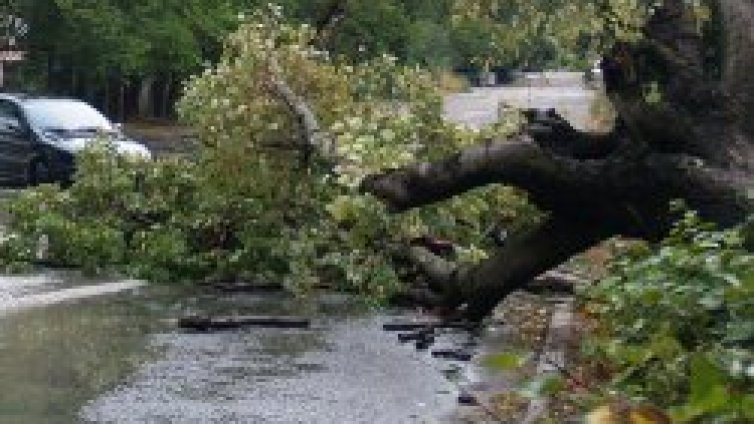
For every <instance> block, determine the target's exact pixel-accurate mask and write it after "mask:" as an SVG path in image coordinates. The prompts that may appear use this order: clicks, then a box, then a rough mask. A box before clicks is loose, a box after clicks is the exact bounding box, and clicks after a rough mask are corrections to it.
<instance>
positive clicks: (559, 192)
mask: <svg viewBox="0 0 754 424" xmlns="http://www.w3.org/2000/svg"><path fill="white" fill-rule="evenodd" d="M719 5H720V9H719V11H718V12H719V13H718V14H717V15H716V16H715V19H719V23H720V24H721V27H722V28H723V34H724V37H723V38H724V42H725V46H726V47H725V51H726V54H725V55H722V56H723V57H722V58H721V62H722V63H720V65H721V67H722V69H723V72H722V77H719V76H713V75H711V74H710V73H709V72H708V71H707V70H706V69H705V60H706V58H705V55H706V54H707V51H709V48H710V43H719V42H720V40H709V39H707V40H705V39H704V38H703V37H702V36H701V35H700V34H698V33H697V29H696V23H695V22H694V21H693V20H692V19H691V17H690V14H689V13H688V10H687V9H686V8H687V6H686V3H685V2H684V1H683V0H665V1H664V5H663V7H662V8H659V9H658V10H657V11H656V13H655V14H654V15H653V17H652V18H651V19H650V21H649V22H648V23H647V27H646V31H645V32H646V36H645V39H644V40H643V41H641V42H639V43H636V44H630V45H628V44H618V45H616V46H615V48H614V50H613V51H612V52H610V53H609V54H608V55H607V56H606V60H605V62H604V63H605V68H604V70H603V71H604V76H605V79H606V90H607V92H608V94H609V96H610V98H611V100H612V102H613V104H614V105H615V108H616V110H617V112H618V117H619V119H618V125H617V127H616V130H615V131H614V133H612V134H609V135H607V136H597V135H592V134H585V133H580V132H578V131H576V130H574V129H573V128H572V127H571V126H570V125H568V123H566V122H565V121H564V120H562V118H560V117H559V116H557V115H555V114H554V113H552V112H550V113H542V112H538V111H529V112H528V113H527V115H528V117H529V121H530V122H529V125H528V126H526V127H525V129H524V130H523V133H522V134H521V135H519V136H517V137H515V138H514V140H490V141H489V142H487V143H486V144H484V145H480V146H473V147H470V148H467V149H465V150H463V151H461V152H459V153H458V154H456V155H453V156H452V157H450V158H447V159H445V160H442V161H438V162H433V163H423V164H416V165H413V166H408V167H405V168H403V169H398V170H393V171H389V172H386V173H383V174H381V175H374V176H371V177H369V178H367V179H366V180H365V181H364V183H363V186H362V188H363V190H364V191H366V192H369V193H372V194H374V195H375V196H377V197H379V198H381V199H382V200H383V201H384V202H385V203H387V204H388V205H389V206H390V207H391V208H392V210H394V211H397V212H399V211H402V210H406V209H409V208H413V207H420V206H422V205H425V204H428V203H431V202H435V201H439V200H442V199H446V198H449V197H452V196H454V195H457V194H460V193H463V192H465V191H467V190H470V189H472V188H474V187H477V186H482V185H485V184H490V183H504V184H509V185H513V186H516V187H519V188H521V189H524V190H526V191H527V192H528V193H529V195H530V198H531V200H532V201H533V202H534V203H535V204H537V205H538V206H539V207H540V208H542V209H543V210H545V211H547V212H548V213H549V218H548V219H547V220H546V221H545V222H543V223H542V224H540V226H539V227H538V228H535V229H534V230H532V231H531V232H529V233H527V234H524V235H521V236H519V237H516V238H514V239H513V240H510V241H509V242H507V243H506V244H505V245H504V246H503V247H502V248H501V249H500V251H499V252H498V253H497V254H495V255H493V256H492V257H491V258H490V259H488V260H486V261H484V262H482V263H480V264H479V265H476V266H463V265H461V266H455V265H453V264H447V263H444V262H443V261H442V259H441V258H431V257H430V256H428V255H427V254H426V252H424V253H425V254H422V255H417V256H416V258H417V260H418V261H419V262H420V264H419V265H420V266H419V268H420V269H424V270H426V271H427V275H428V276H429V279H430V280H431V282H432V284H431V288H432V289H433V291H434V292H435V293H434V295H435V296H434V297H435V298H441V299H444V303H445V304H447V305H451V306H458V305H461V304H466V308H465V313H466V314H467V316H469V317H470V318H474V319H479V318H481V317H483V316H484V315H485V314H487V313H488V312H489V311H490V310H491V308H493V307H494V306H495V305H496V304H497V303H498V302H499V301H500V300H501V299H502V298H503V297H505V296H506V295H507V294H509V293H510V292H511V291H513V290H516V289H518V288H521V287H523V286H525V285H526V284H527V283H528V282H529V281H531V279H532V278H534V277H535V276H537V275H538V274H541V273H543V272H546V271H548V270H549V269H550V268H552V267H554V266H556V265H558V264H560V263H562V262H564V261H565V260H566V259H568V258H569V257H570V256H572V255H575V254H578V253H580V252H582V251H584V250H585V249H587V248H588V247H590V246H591V245H593V244H595V243H597V242H599V241H600V240H604V239H605V238H608V237H612V236H615V235H629V236H634V237H643V238H647V239H651V240H656V239H658V238H659V237H662V236H663V235H664V234H665V233H666V231H667V230H668V229H669V226H670V224H671V223H672V221H673V216H672V215H671V214H670V213H669V211H668V205H669V203H670V202H671V201H672V200H674V199H684V200H685V201H686V202H687V204H688V205H689V206H690V207H691V208H693V209H696V210H698V211H699V212H700V213H701V215H702V216H703V217H704V218H706V219H709V220H712V221H714V222H717V223H719V224H721V225H726V226H727V225H734V224H736V223H740V222H741V221H742V220H744V219H745V218H746V217H747V216H748V215H750V214H752V213H754V199H753V198H752V196H751V193H750V191H751V189H752V187H754V130H753V129H752V128H753V127H754V117H753V116H752V114H754V72H752V69H754V25H752V24H754V1H752V0H720V2H719ZM717 47H718V48H719V47H720V46H719V44H718V45H717ZM626 57H628V58H630V60H619V59H618V58H623V59H625V58H626ZM649 84H658V85H659V86H660V91H661V95H662V100H661V102H659V103H651V102H648V101H647V100H646V99H645V95H644V93H645V89H646V87H647V85H649Z"/></svg>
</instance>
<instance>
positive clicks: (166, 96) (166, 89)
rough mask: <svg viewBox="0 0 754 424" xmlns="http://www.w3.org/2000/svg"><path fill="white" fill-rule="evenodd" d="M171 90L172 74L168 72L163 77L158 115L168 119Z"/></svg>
mask: <svg viewBox="0 0 754 424" xmlns="http://www.w3.org/2000/svg"><path fill="white" fill-rule="evenodd" d="M172 90H173V74H171V73H168V74H167V76H166V77H165V85H163V87H162V111H161V113H160V117H162V118H164V119H168V118H169V117H170V112H171V107H170V99H171V94H172Z"/></svg>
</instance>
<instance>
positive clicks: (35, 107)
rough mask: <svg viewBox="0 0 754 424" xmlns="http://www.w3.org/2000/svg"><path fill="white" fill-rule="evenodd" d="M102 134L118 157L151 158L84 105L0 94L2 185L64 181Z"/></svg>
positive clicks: (117, 129)
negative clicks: (77, 156)
mask: <svg viewBox="0 0 754 424" xmlns="http://www.w3.org/2000/svg"><path fill="white" fill-rule="evenodd" d="M100 135H103V136H106V137H108V138H109V139H110V140H111V141H112V143H113V145H114V146H115V147H116V149H117V150H118V152H119V153H122V154H128V155H134V156H140V157H145V158H149V157H151V154H150V152H149V150H148V149H147V148H146V147H145V146H144V145H142V144H140V143H137V142H136V141H133V140H130V139H128V138H127V137H126V136H125V135H123V133H122V132H121V131H120V129H119V128H118V127H117V126H116V125H114V124H113V123H112V122H110V121H109V120H108V119H107V118H105V117H104V116H103V115H102V114H101V113H99V112H98V111H97V110H96V109H94V108H93V107H91V106H89V105H88V104H86V103H84V102H82V101H79V100H74V99H66V98H55V97H41V96H30V95H24V94H0V182H2V184H3V185H27V184H31V185H34V184H40V183H45V182H68V181H70V180H71V177H72V175H73V172H74V169H75V155H76V153H77V152H80V151H81V150H82V149H84V148H85V147H86V146H87V145H88V144H89V143H91V142H92V141H93V140H95V139H96V138H97V137H98V136H100Z"/></svg>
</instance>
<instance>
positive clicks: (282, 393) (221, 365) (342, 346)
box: [0, 286, 456, 424]
mask: <svg viewBox="0 0 754 424" xmlns="http://www.w3.org/2000/svg"><path fill="white" fill-rule="evenodd" d="M204 312H211V313H222V314H232V313H245V314H271V315H274V314H279V315H291V314H293V315H305V316H309V317H312V319H313V323H314V328H312V329H310V330H265V329H253V330H252V329H249V330H243V331H230V332H219V333H191V332H186V331H182V330H179V329H176V328H175V327H174V325H173V324H172V323H171V319H173V318H176V317H180V316H184V315H186V314H192V313H204ZM388 319H390V317H388V316H387V315H385V314H375V313H374V312H370V311H368V310H366V309H365V308H363V307H361V306H360V305H359V304H357V303H355V302H353V301H350V300H348V298H346V297H344V296H338V295H323V296H322V297H321V298H319V299H318V300H317V301H316V302H313V301H310V302H306V301H300V300H295V299H292V298H291V297H289V296H287V295H284V294H269V295H264V296H251V295H233V296H227V297H219V298H218V297H216V296H215V295H202V294H199V293H196V292H194V291H190V289H181V288H175V287H174V288H170V287H165V286H161V287H154V286H153V287H147V288H143V289H140V290H137V291H136V292H134V293H124V294H119V295H115V296H111V297H107V298H99V299H89V300H85V301H80V302H77V303H73V304H60V305H55V306H50V307H46V308H42V309H35V310H28V311H23V312H20V313H17V314H13V315H10V316H7V317H5V318H2V319H0V423H13V424H26V423H29V424H45V423H54V424H58V423H61V424H62V423H75V422H85V423H182V422H195V423H312V424H316V423H328V424H329V423H349V424H350V423H386V424H388V423H389V424H401V423H420V422H438V421H439V420H438V419H440V418H442V417H445V416H448V415H450V414H451V412H452V411H453V410H454V408H455V406H456V400H455V399H456V398H455V396H456V388H455V386H454V385H453V383H451V382H449V381H448V380H447V379H446V378H445V377H444V376H443V374H442V372H441V370H442V369H443V368H447V366H448V364H446V363H441V362H439V361H436V360H433V359H431V358H430V356H429V354H428V353H427V352H417V351H415V350H414V349H413V347H412V346H411V345H400V344H399V343H397V341H396V339H395V335H394V334H388V333H384V332H383V331H382V329H381V323H383V322H384V321H386V320H388ZM428 417H429V418H433V419H430V420H429V421H427V420H425V419H426V418H428Z"/></svg>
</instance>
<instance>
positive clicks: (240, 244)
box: [2, 7, 536, 299]
mask: <svg viewBox="0 0 754 424" xmlns="http://www.w3.org/2000/svg"><path fill="white" fill-rule="evenodd" d="M314 37H315V33H314V31H313V30H312V28H311V27H310V26H309V25H306V24H302V25H293V24H287V23H285V19H284V17H283V16H282V14H281V11H280V9H279V8H277V7H272V8H270V9H268V10H264V11H260V12H257V13H255V14H253V15H251V16H248V17H241V22H240V27H239V29H238V31H237V32H235V33H233V34H232V35H231V36H230V37H229V38H228V40H227V43H226V48H225V51H224V54H223V57H222V59H221V60H220V62H219V63H218V64H217V65H216V66H215V67H214V68H212V69H208V70H207V71H206V72H205V73H204V74H202V75H199V76H197V77H195V78H193V79H192V80H191V81H190V82H189V83H188V84H187V87H186V91H185V96H184V98H183V100H182V101H181V103H180V105H179V110H180V113H181V114H182V116H183V117H184V119H185V120H186V121H187V122H189V123H190V124H192V125H193V126H194V127H195V128H196V132H197V135H198V138H199V140H200V142H201V143H200V144H201V149H200V151H199V153H198V156H197V158H196V160H193V161H188V160H185V159H175V158H174V159H160V160H156V161H154V162H139V161H137V162H133V161H131V160H128V159H127V158H120V157H118V156H117V155H114V154H113V152H110V151H109V150H111V148H110V147H108V146H107V144H105V145H103V146H100V147H97V148H95V149H93V150H92V151H88V152H86V153H85V154H84V155H83V156H82V157H81V158H79V165H78V173H77V176H76V179H75V182H74V184H73V186H72V187H70V189H68V190H61V189H59V188H56V187H52V186H43V187H40V188H37V189H34V190H30V191H27V192H25V193H24V194H23V195H22V196H21V197H20V198H19V199H17V200H16V201H14V202H13V203H12V205H11V217H12V220H11V224H10V235H9V238H8V239H7V240H6V241H5V242H4V243H3V245H2V247H3V249H4V251H5V255H4V256H5V257H6V259H7V260H8V262H9V263H19V262H20V263H23V262H29V261H34V260H37V259H42V260H44V261H47V262H52V263H54V264H58V265H73V266H83V267H85V268H86V269H88V270H89V271H92V272H96V271H99V270H103V269H107V268H110V267H115V268H116V269H118V270H121V271H124V272H127V273H130V274H133V275H137V276H141V277H145V278H149V279H152V280H158V281H173V280H192V281H196V280H203V279H238V278H242V279H243V278H260V279H265V280H273V281H280V282H281V283H283V284H284V285H286V286H287V287H289V288H291V289H292V290H294V291H302V292H303V291H306V290H308V289H309V288H311V287H313V286H315V285H319V284H322V283H325V284H333V283H338V285H342V286H344V287H347V288H349V289H354V290H356V291H360V292H363V293H367V294H370V295H373V297H374V298H375V299H383V298H385V297H387V296H389V295H390V294H391V293H393V292H395V291H396V290H397V289H399V279H398V274H399V273H400V272H401V270H400V269H397V268H396V267H395V264H394V263H393V261H392V258H391V250H392V249H391V247H392V246H394V245H405V244H406V242H407V241H408V240H410V239H412V238H414V237H419V236H425V235H431V236H437V237H445V238H448V239H451V240H454V241H456V242H457V243H458V244H459V256H460V258H461V259H462V260H469V261H474V260H479V259H480V258H482V257H484V256H485V249H486V248H488V247H491V246H490V244H491V242H490V241H488V240H486V239H485V237H484V232H485V231H484V230H485V229H487V228H489V227H490V226H491V225H493V224H497V223H500V222H501V221H504V222H513V221H516V220H517V218H519V217H522V216H527V217H531V218H528V219H535V218H536V214H535V213H534V212H535V211H533V209H532V207H531V206H529V205H528V204H527V203H526V200H525V198H524V197H523V196H521V195H520V194H519V193H517V192H515V191H514V190H511V189H508V188H503V187H489V188H484V189H479V190H476V191H474V192H471V193H468V194H466V195H464V196H460V197H458V198H456V199H453V200H450V201H448V202H445V203H442V204H438V205H435V206H432V207H430V208H426V209H423V210H419V211H414V212H411V213H408V214H404V215H401V216H391V215H389V214H388V213H387V211H386V210H385V208H384V206H383V205H382V204H381V203H380V202H379V201H377V200H376V199H374V198H372V197H369V196H365V195H362V194H360V193H359V192H358V189H357V187H358V185H359V183H360V181H361V180H362V179H363V178H364V177H365V176H366V175H368V174H369V173H373V172H376V171H379V170H382V169H385V168H391V167H397V166H401V165H405V164H407V163H409V162H413V161H415V160H423V159H429V158H432V157H436V156H439V155H443V154H445V153H447V152H450V151H452V150H454V149H456V148H458V147H459V146H462V145H466V144H469V143H475V142H477V141H479V140H481V139H483V138H485V137H490V136H494V135H496V134H504V133H507V132H510V131H514V130H516V129H517V128H518V124H519V122H520V117H518V116H517V115H511V116H505V117H503V118H502V120H501V121H500V122H499V123H498V124H496V125H494V126H490V127H488V128H485V129H483V130H481V131H477V130H470V129H466V128H464V127H460V126H457V125H454V124H450V123H447V122H445V121H444V120H443V119H442V116H441V96H440V93H439V92H438V91H437V90H436V89H435V87H434V81H433V78H432V75H431V74H429V73H427V72H426V71H423V70H421V69H419V68H414V67H407V66H403V65H400V64H399V63H398V62H397V61H396V60H395V59H394V58H392V57H390V56H381V57H378V58H375V59H372V60H370V61H367V62H363V63H359V64H352V63H350V62H347V61H343V60H340V59H338V58H332V57H331V56H330V55H328V54H327V53H325V52H323V51H320V50H317V49H315V48H314V47H312V46H313V44H314V43H313V42H312V41H313V38H314ZM271 78H282V79H284V80H285V81H286V82H287V83H288V84H289V85H290V86H291V88H292V89H293V90H294V91H295V92H296V93H297V94H299V95H301V96H304V97H305V99H306V100H307V102H308V103H309V104H311V105H312V107H313V108H314V110H315V112H316V114H317V116H318V118H320V120H321V124H322V126H323V127H324V128H325V129H326V130H327V132H328V133H329V134H331V135H332V137H333V139H334V140H335V141H336V145H337V154H338V156H339V157H340V158H342V160H341V161H340V162H339V165H338V166H336V167H334V168H330V167H329V166H328V165H326V164H323V163H320V162H319V161H318V160H317V159H316V155H315V156H314V157H312V156H311V155H310V152H307V149H304V148H302V147H301V134H300V131H301V129H300V128H299V124H298V122H297V121H296V119H295V117H294V116H292V114H291V113H290V111H289V110H288V108H287V106H286V104H285V103H284V102H283V101H282V99H280V98H279V97H278V96H277V94H276V93H275V91H274V90H273V89H272V87H271V85H270V82H271ZM40 245H44V246H43V247H44V249H41V248H40ZM40 250H43V252H40ZM340 282H342V284H341V283H340Z"/></svg>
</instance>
